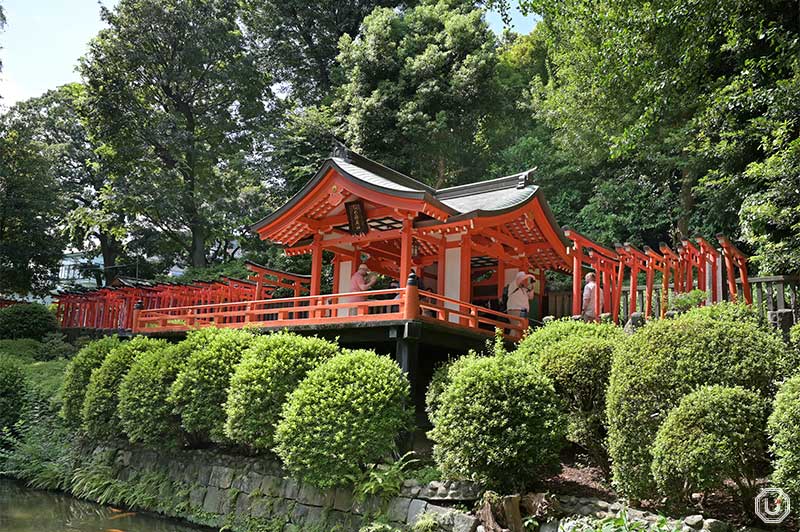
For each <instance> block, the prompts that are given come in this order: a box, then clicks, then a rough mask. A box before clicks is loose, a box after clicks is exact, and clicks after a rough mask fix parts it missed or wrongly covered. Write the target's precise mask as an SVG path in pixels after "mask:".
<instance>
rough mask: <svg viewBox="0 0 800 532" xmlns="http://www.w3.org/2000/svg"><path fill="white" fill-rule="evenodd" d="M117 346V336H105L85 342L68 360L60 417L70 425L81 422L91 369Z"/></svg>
mask: <svg viewBox="0 0 800 532" xmlns="http://www.w3.org/2000/svg"><path fill="white" fill-rule="evenodd" d="M118 346H119V338H118V337H116V336H106V337H105V338H101V339H99V340H95V341H93V342H90V343H89V344H87V345H86V347H84V348H83V349H81V350H80V351H78V354H77V355H75V358H73V359H72V360H71V361H70V363H69V365H68V366H67V372H66V374H65V375H64V384H63V392H62V401H63V404H62V406H61V417H62V418H63V419H64V420H65V421H66V422H67V424H69V425H70V426H73V427H77V426H79V425H80V424H81V422H82V417H81V409H82V408H83V400H84V398H85V397H86V387H87V386H88V385H89V377H91V375H92V371H94V370H95V369H97V368H99V367H100V365H101V364H102V363H103V360H105V358H106V356H107V355H108V354H109V353H110V352H111V351H112V350H113V349H114V348H116V347H118Z"/></svg>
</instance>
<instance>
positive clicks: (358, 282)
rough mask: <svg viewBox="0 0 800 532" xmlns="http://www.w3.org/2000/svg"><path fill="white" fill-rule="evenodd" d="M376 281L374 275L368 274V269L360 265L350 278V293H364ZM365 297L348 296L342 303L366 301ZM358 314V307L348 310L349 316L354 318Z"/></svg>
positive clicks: (376, 278) (364, 265)
mask: <svg viewBox="0 0 800 532" xmlns="http://www.w3.org/2000/svg"><path fill="white" fill-rule="evenodd" d="M377 281H378V277H377V275H375V274H374V273H370V271H369V267H368V266H367V265H366V264H363V263H362V264H361V265H360V266H359V267H358V270H356V273H354V274H353V276H352V277H350V291H351V292H366V291H367V290H369V289H370V288H372V287H373V286H374V285H375V283H376V282H377ZM366 300H367V296H365V295H357V296H348V297H346V298H342V301H347V302H355V301H366ZM357 314H358V307H353V308H351V309H350V315H351V316H355V315H357Z"/></svg>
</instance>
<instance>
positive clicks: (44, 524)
mask: <svg viewBox="0 0 800 532" xmlns="http://www.w3.org/2000/svg"><path fill="white" fill-rule="evenodd" d="M208 530H209V529H207V528H202V527H194V526H191V525H187V524H184V523H181V522H179V521H175V520H172V519H166V518H162V517H158V516H154V515H150V514H143V513H138V512H128V511H126V510H123V509H119V508H115V507H113V506H104V505H101V504H94V503H91V502H87V501H81V500H78V499H75V498H72V497H70V496H68V495H62V494H60V493H57V492H49V491H37V490H32V489H29V488H26V487H25V486H24V485H22V484H20V483H18V482H15V481H12V480H8V479H3V478H0V531H2V532H201V531H202V532H208Z"/></svg>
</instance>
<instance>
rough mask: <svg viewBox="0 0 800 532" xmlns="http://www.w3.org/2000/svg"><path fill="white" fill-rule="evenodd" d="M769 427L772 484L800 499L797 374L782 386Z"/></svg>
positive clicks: (799, 390)
mask: <svg viewBox="0 0 800 532" xmlns="http://www.w3.org/2000/svg"><path fill="white" fill-rule="evenodd" d="M768 427H769V435H770V438H771V440H772V448H771V450H772V454H773V455H774V457H775V459H774V463H773V465H774V468H775V473H774V474H773V477H772V484H773V485H774V486H778V487H781V488H783V489H784V490H786V491H787V492H788V493H789V496H790V497H791V498H792V500H800V375H796V376H794V377H792V378H791V379H789V380H788V381H786V382H785V383H783V385H782V386H781V388H780V390H779V391H778V394H777V395H776V396H775V402H774V404H773V411H772V415H771V416H770V418H769V424H768Z"/></svg>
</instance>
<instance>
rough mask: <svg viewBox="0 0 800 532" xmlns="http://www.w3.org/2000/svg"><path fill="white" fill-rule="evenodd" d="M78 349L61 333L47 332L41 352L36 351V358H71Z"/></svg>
mask: <svg viewBox="0 0 800 532" xmlns="http://www.w3.org/2000/svg"><path fill="white" fill-rule="evenodd" d="M76 351H77V349H76V348H75V346H73V345H72V344H71V343H69V342H67V340H66V337H65V336H64V335H63V334H61V333H47V334H46V335H44V338H43V339H42V345H41V346H40V347H39V352H38V353H36V360H55V359H57V358H69V357H71V356H72V355H74V354H75V352H76Z"/></svg>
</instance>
